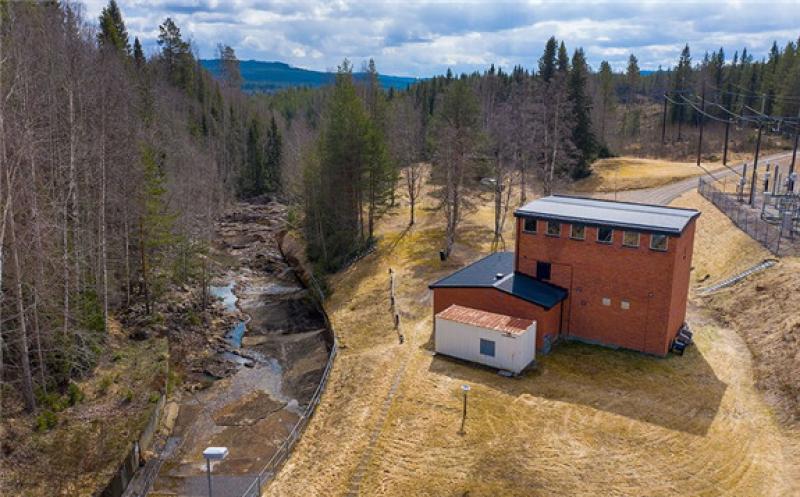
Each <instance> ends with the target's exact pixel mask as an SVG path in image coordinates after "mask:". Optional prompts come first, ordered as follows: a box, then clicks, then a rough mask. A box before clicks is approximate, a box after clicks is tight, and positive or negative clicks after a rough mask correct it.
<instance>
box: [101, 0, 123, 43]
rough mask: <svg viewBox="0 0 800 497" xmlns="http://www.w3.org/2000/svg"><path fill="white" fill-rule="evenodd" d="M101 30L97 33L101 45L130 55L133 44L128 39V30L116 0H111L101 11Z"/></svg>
mask: <svg viewBox="0 0 800 497" xmlns="http://www.w3.org/2000/svg"><path fill="white" fill-rule="evenodd" d="M99 21H100V32H99V33H97V42H98V43H99V44H100V46H101V47H108V48H111V49H114V50H117V51H118V52H120V53H123V54H125V55H128V54H129V53H130V51H131V45H130V42H129V40H128V31H127V30H126V29H125V22H124V21H123V20H122V12H120V10H119V6H118V5H117V2H116V0H109V2H108V5H107V6H105V7H103V10H102V11H101V12H100V20H99Z"/></svg>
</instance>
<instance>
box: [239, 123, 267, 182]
mask: <svg viewBox="0 0 800 497" xmlns="http://www.w3.org/2000/svg"><path fill="white" fill-rule="evenodd" d="M264 162H265V161H264V144H263V143H262V139H261V125H260V123H259V121H258V119H257V118H255V117H253V118H252V119H251V120H250V125H249V127H248V128H247V146H246V158H245V166H244V173H243V174H242V176H241V182H240V187H239V193H240V195H241V196H243V197H255V196H258V195H261V194H262V193H264V190H265V178H264V176H265V167H264Z"/></svg>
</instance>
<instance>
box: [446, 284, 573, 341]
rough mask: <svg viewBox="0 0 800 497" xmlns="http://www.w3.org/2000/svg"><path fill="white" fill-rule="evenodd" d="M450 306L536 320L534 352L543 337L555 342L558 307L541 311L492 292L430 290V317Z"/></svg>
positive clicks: (479, 290)
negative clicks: (431, 306)
mask: <svg viewBox="0 0 800 497" xmlns="http://www.w3.org/2000/svg"><path fill="white" fill-rule="evenodd" d="M453 304H458V305H463V306H465V307H472V308H473V309H479V310H482V311H487V312H495V313H499V314H505V315H506V316H513V317H518V318H525V319H533V320H536V350H542V348H543V347H544V337H545V335H550V336H551V341H552V342H555V340H556V339H557V338H558V334H559V329H560V322H561V319H560V314H561V304H559V305H556V306H555V307H553V308H551V309H549V310H545V309H543V308H542V307H540V306H538V305H536V304H532V303H530V302H528V301H526V300H522V299H520V298H517V297H514V296H513V295H509V294H507V293H505V292H501V291H500V290H497V289H495V288H434V289H433V313H434V314H437V313H439V312H441V311H443V310H445V309H447V308H448V307H450V306H451V305H453Z"/></svg>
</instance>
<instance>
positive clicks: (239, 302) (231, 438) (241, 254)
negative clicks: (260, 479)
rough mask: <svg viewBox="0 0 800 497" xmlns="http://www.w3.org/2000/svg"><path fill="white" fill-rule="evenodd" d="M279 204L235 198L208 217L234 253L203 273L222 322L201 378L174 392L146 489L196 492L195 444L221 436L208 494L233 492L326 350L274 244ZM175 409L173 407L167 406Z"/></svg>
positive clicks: (201, 481) (320, 326)
mask: <svg viewBox="0 0 800 497" xmlns="http://www.w3.org/2000/svg"><path fill="white" fill-rule="evenodd" d="M285 214H286V213H285V208H284V207H283V206H282V205H280V204H277V203H269V204H265V205H251V204H240V205H237V206H236V207H235V208H234V209H232V210H231V211H230V212H228V213H227V214H226V215H225V217H224V218H223V219H222V221H220V223H219V224H218V227H217V241H216V249H217V250H219V251H221V252H223V253H224V254H225V255H226V256H229V257H230V259H231V260H232V261H235V263H233V264H231V266H232V267H231V268H229V269H227V270H225V271H224V272H222V274H220V275H219V276H218V277H216V278H215V280H214V281H213V282H212V292H211V293H212V295H216V296H218V297H221V299H222V303H223V305H224V306H225V308H226V311H227V314H228V315H229V316H230V317H231V318H232V319H231V322H232V324H231V326H230V327H229V328H228V331H227V332H226V334H225V335H224V336H223V337H220V339H219V340H218V341H217V343H218V346H217V347H216V350H215V354H216V357H214V358H213V360H210V361H208V362H207V364H208V365H210V366H207V367H206V368H205V370H204V371H203V374H204V375H205V376H207V377H208V379H209V381H210V382H211V380H214V381H213V382H211V383H210V386H209V387H208V388H205V389H201V390H197V391H194V392H184V393H182V394H179V395H177V396H176V400H175V402H176V403H175V404H174V407H173V409H172V410H173V416H175V419H174V429H173V430H172V434H171V436H170V438H169V439H168V442H167V443H166V445H165V449H164V451H163V453H162V455H161V459H162V460H163V463H162V465H161V467H160V470H159V471H158V476H157V477H156V478H155V482H154V485H153V488H152V490H151V491H150V493H149V494H148V495H151V496H166V495H181V496H205V495H207V486H206V485H207V483H206V476H205V463H204V461H203V458H202V451H203V449H204V448H206V447H208V446H226V447H228V448H229V449H230V456H229V457H228V458H227V459H226V460H224V461H222V462H220V463H218V464H216V465H215V466H214V468H213V471H214V495H215V496H218V497H238V496H239V495H241V493H242V492H243V491H244V490H245V489H246V488H247V487H248V486H249V485H250V484H251V483H252V481H253V479H254V478H255V475H256V474H257V473H258V472H259V471H260V470H261V469H262V468H263V466H264V465H265V464H266V462H267V461H268V460H269V459H270V458H271V457H272V455H273V454H274V453H275V451H276V450H277V449H278V447H280V445H281V444H282V443H283V441H284V440H285V439H286V437H287V436H288V434H289V432H290V431H291V429H292V427H293V426H294V425H295V424H296V423H297V421H298V419H299V418H300V416H301V415H302V412H303V410H304V409H305V407H306V406H307V405H308V403H309V401H310V400H311V398H312V395H313V393H314V391H315V390H316V388H317V386H318V384H319V382H320V379H321V377H322V372H323V370H324V368H325V365H326V363H327V360H328V354H329V346H328V343H329V339H328V330H327V329H326V325H325V318H324V315H323V314H322V313H321V311H320V310H319V309H318V307H317V305H316V304H315V302H314V301H313V299H311V298H310V297H309V295H308V290H307V289H305V288H304V287H303V285H302V283H301V281H300V279H299V278H298V277H297V275H296V274H295V271H294V269H292V268H291V267H290V266H289V264H288V263H287V262H286V260H285V259H284V257H283V256H282V255H281V252H280V250H279V247H278V233H279V232H280V231H281V230H282V229H283V226H284V221H285ZM174 411H177V414H176V415H175V414H174Z"/></svg>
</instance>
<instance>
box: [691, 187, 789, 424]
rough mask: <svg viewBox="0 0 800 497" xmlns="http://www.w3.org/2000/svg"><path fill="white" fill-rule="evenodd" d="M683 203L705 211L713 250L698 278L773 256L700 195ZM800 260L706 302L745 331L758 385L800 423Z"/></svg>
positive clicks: (785, 261)
mask: <svg viewBox="0 0 800 497" xmlns="http://www.w3.org/2000/svg"><path fill="white" fill-rule="evenodd" d="M676 203H677V204H679V205H681V206H687V207H695V208H700V209H702V210H703V216H705V222H704V223H703V224H701V226H700V229H701V235H702V236H700V237H699V239H698V243H699V244H702V245H701V247H699V250H702V251H703V252H704V253H706V254H708V256H707V257H704V258H703V259H701V260H700V261H699V264H698V265H697V271H696V272H695V274H696V276H698V277H702V276H703V275H704V274H709V275H710V277H709V282H712V281H718V280H720V279H722V274H721V272H722V271H721V269H722V267H723V266H724V265H726V264H727V266H729V267H735V268H737V270H742V269H745V268H747V267H749V266H752V265H754V264H756V263H758V262H760V261H761V260H763V259H765V258H768V257H772V254H770V253H769V252H768V251H767V250H766V249H764V248H763V247H762V246H761V245H760V244H758V243H756V242H755V241H753V239H751V238H750V237H749V236H747V235H745V234H744V233H743V232H742V231H741V230H738V229H733V228H732V225H731V222H730V221H729V220H728V218H727V217H725V216H724V215H723V214H722V213H721V212H720V211H719V210H717V209H714V208H713V206H711V204H710V203H709V202H708V201H706V200H705V199H703V198H702V197H700V196H699V195H698V194H696V193H693V194H691V195H684V196H683V197H681V198H680V199H678V200H677V201H676ZM798 290H800V259H799V258H797V257H786V258H782V259H781V260H780V262H779V263H778V265H777V266H775V267H773V268H772V269H770V270H768V271H765V272H763V273H759V274H756V275H754V276H752V277H750V278H748V279H747V280H745V281H743V282H741V283H739V284H737V285H735V286H734V287H731V288H728V289H724V290H722V291H720V292H717V293H715V294H714V295H711V296H708V297H704V298H703V299H702V302H703V305H704V306H705V307H707V308H708V309H709V310H710V311H711V313H712V314H713V315H714V316H715V317H716V318H717V319H719V320H720V321H722V322H724V323H728V324H729V325H730V326H732V327H734V328H735V329H737V330H739V332H740V334H741V335H742V336H743V337H744V339H745V341H746V342H747V345H748V347H749V348H750V350H751V352H752V353H753V356H754V358H755V361H754V365H755V366H754V369H755V379H756V384H757V385H758V386H759V387H760V388H761V389H763V390H764V391H766V392H767V398H768V400H769V401H770V403H772V404H773V405H775V406H776V407H777V414H778V415H779V416H780V417H781V418H783V419H785V420H787V421H789V422H790V423H797V422H798V421H800V315H799V314H798V313H797V309H800V292H798Z"/></svg>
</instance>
